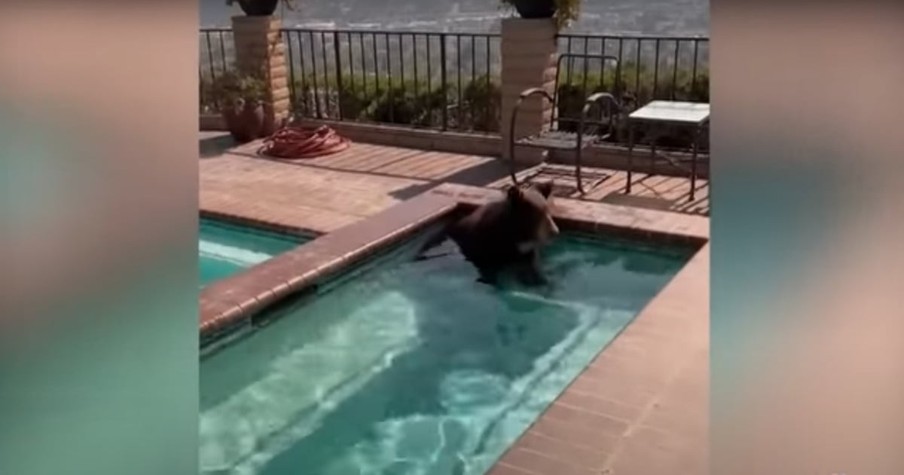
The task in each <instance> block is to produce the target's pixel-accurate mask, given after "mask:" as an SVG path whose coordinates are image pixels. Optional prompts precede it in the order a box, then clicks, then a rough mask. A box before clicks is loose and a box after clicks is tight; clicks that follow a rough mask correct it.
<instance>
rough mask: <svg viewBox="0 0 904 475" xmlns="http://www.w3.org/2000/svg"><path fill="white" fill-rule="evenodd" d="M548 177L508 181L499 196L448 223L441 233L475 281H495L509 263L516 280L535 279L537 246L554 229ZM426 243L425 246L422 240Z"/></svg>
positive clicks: (551, 235) (538, 274) (530, 281)
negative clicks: (470, 267) (471, 269)
mask: <svg viewBox="0 0 904 475" xmlns="http://www.w3.org/2000/svg"><path fill="white" fill-rule="evenodd" d="M551 194H552V183H550V182H543V183H537V184H535V185H530V186H524V187H521V186H511V187H509V188H508V189H507V190H505V196H504V197H503V198H501V199H498V200H495V201H492V202H489V203H486V204H484V205H483V206H480V207H478V208H477V209H475V210H474V211H472V212H471V213H470V214H468V215H467V216H465V217H463V218H462V219H460V220H458V221H456V222H454V223H452V224H451V225H450V226H449V227H448V228H447V229H446V230H445V233H444V236H443V237H445V236H448V237H449V238H451V239H452V241H454V242H455V244H457V245H458V248H459V250H460V251H461V253H462V255H463V256H464V257H465V259H466V260H467V261H468V262H470V263H471V264H473V265H474V267H476V268H477V271H478V272H479V273H480V279H479V281H481V282H484V283H487V284H491V285H492V284H496V282H497V279H498V277H499V274H500V272H502V271H503V270H507V269H509V268H512V269H514V270H517V271H519V272H518V275H519V276H520V277H521V278H522V279H521V280H522V281H523V282H525V283H527V284H531V285H539V284H543V283H545V281H546V279H545V278H544V277H543V275H542V273H541V272H540V267H539V250H540V248H541V247H542V246H543V245H545V244H546V243H548V242H549V241H550V240H551V239H552V238H554V237H555V236H556V235H558V234H559V228H558V227H557V226H556V223H555V221H553V218H552V214H551V213H550V196H551ZM428 247H429V246H428Z"/></svg>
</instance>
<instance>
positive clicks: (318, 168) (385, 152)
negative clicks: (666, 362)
mask: <svg viewBox="0 0 904 475" xmlns="http://www.w3.org/2000/svg"><path fill="white" fill-rule="evenodd" d="M201 143H202V146H201V156H202V159H201V161H200V206H201V209H202V210H206V211H210V212H214V213H224V214H231V215H237V216H249V217H260V218H264V220H265V221H271V222H274V223H285V224H288V225H290V226H292V227H294V228H298V229H302V230H308V231H312V232H315V233H328V232H331V231H334V230H336V229H338V228H341V227H343V226H346V225H348V224H351V223H353V222H355V221H358V220H360V219H362V218H364V217H368V216H372V215H374V214H376V213H378V212H380V211H382V210H384V209H386V208H388V207H390V206H393V205H395V204H398V203H400V202H402V201H404V200H406V199H409V198H412V197H414V196H417V195H419V194H421V193H423V192H424V191H427V190H429V189H430V188H433V187H434V186H436V185H439V184H441V183H456V184H464V185H471V186H489V187H502V186H504V185H505V184H507V183H509V178H508V168H507V166H506V165H505V164H504V163H502V162H501V161H500V160H498V159H495V158H491V157H482V156H477V155H462V154H454V153H444V152H431V151H422V150H416V149H409V148H401V147H393V146H385V145H371V144H365V143H354V144H353V145H352V147H351V148H350V149H348V150H346V151H344V152H342V153H339V154H336V155H331V156H326V157H320V158H316V159H311V160H298V161H291V162H290V161H276V160H269V159H264V158H261V157H258V156H257V154H256V151H257V149H258V147H259V144H257V143H251V144H248V145H245V146H242V147H238V148H232V149H228V150H227V147H229V146H230V145H231V141H230V140H229V139H228V138H224V137H222V134H220V135H216V134H209V133H208V134H206V135H202V141H201ZM556 169H560V170H561V172H560V173H557V174H556V176H555V179H556V182H557V183H561V184H563V185H566V186H567V185H568V184H569V183H570V182H573V179H572V178H571V173H572V172H571V168H569V167H564V166H554V167H550V170H553V171H554V170H556ZM532 173H533V171H532V170H531V169H528V170H523V171H521V172H520V175H522V176H525V175H530V174H532ZM600 174H604V175H606V176H607V177H608V178H607V179H606V180H605V181H604V182H603V183H602V184H601V185H600V186H598V187H596V188H594V189H592V190H589V192H588V194H587V195H586V196H585V199H590V200H599V201H602V202H608V203H613V204H626V205H632V206H639V207H646V208H652V209H661V210H668V211H676V212H682V213H690V214H708V212H709V187H708V185H706V181H705V180H701V181H700V182H699V183H698V187H702V188H700V189H698V196H697V199H696V200H695V201H693V202H688V201H687V199H686V198H687V195H688V191H689V189H690V187H689V180H688V179H685V178H676V177H664V176H652V177H648V176H646V175H645V174H640V173H638V174H635V177H634V185H635V187H634V190H633V191H632V194H631V196H625V195H624V194H623V193H622V189H623V187H624V184H625V173H624V172H621V171H616V170H608V169H587V168H585V177H593V176H597V175H600ZM544 178H545V177H544ZM576 196H577V195H576V194H575V193H572V194H571V195H570V197H576Z"/></svg>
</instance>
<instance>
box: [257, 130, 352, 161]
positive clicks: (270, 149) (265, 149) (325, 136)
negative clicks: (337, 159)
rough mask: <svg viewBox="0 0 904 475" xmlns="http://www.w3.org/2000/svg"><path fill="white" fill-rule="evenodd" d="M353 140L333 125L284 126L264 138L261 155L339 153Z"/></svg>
mask: <svg viewBox="0 0 904 475" xmlns="http://www.w3.org/2000/svg"><path fill="white" fill-rule="evenodd" d="M350 145H351V142H350V141H349V140H348V139H346V138H345V137H342V136H341V135H339V134H338V133H336V131H335V130H333V129H332V128H331V127H328V126H326V125H321V126H320V127H316V128H311V127H283V128H282V129H279V130H277V131H276V132H274V133H273V135H271V136H269V137H267V138H265V139H264V143H263V146H262V147H261V148H260V150H258V153H259V154H260V155H266V156H268V157H274V158H282V159H288V160H291V159H300V158H316V157H322V156H325V155H331V154H334V153H339V152H341V151H343V150H345V149H347V148H348V147H349V146H350Z"/></svg>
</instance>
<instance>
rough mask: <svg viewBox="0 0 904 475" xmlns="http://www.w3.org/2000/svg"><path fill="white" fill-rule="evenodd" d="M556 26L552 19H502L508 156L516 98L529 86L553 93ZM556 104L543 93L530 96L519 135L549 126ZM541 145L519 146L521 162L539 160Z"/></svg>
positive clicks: (517, 129) (505, 149) (517, 156)
mask: <svg viewBox="0 0 904 475" xmlns="http://www.w3.org/2000/svg"><path fill="white" fill-rule="evenodd" d="M556 46H557V45H556V27H555V23H553V20H552V19H523V18H505V19H503V20H502V124H501V126H502V127H501V131H502V155H503V157H504V158H506V159H508V158H509V156H508V143H509V133H510V132H509V124H510V121H511V117H512V112H513V109H514V107H515V102H516V101H517V100H518V96H519V95H520V94H521V92H522V91H524V90H525V89H529V88H532V87H542V88H544V89H546V91H547V92H549V93H550V94H553V93H554V92H555V91H554V88H555V79H556V59H557V53H558V49H557V47H556ZM551 117H552V105H551V104H550V103H548V102H546V101H545V100H544V99H543V98H542V97H539V96H535V97H532V98H531V99H529V100H526V101H525V102H524V103H523V104H522V105H521V109H520V110H519V112H518V121H517V122H516V123H515V138H516V139H519V138H523V137H526V136H528V135H532V134H536V133H538V132H540V131H541V130H543V129H544V128H548V127H549V120H550V118H551ZM543 156H544V154H543V153H542V151H540V150H539V149H524V148H521V149H518V148H516V149H515V161H516V162H518V163H537V162H539V161H540V160H542V159H543Z"/></svg>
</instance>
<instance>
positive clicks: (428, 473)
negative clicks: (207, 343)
mask: <svg viewBox="0 0 904 475" xmlns="http://www.w3.org/2000/svg"><path fill="white" fill-rule="evenodd" d="M446 247H447V248H449V247H450V246H446ZM406 253H408V254H406ZM688 257H689V252H688V251H679V250H661V249H660V250H654V249H651V248H642V247H638V246H634V245H626V244H625V243H622V242H615V241H598V240H585V239H582V238H577V237H573V236H569V237H561V238H559V239H558V240H557V241H556V242H555V243H554V244H553V245H552V246H551V247H550V248H548V249H547V250H546V252H545V254H544V258H543V265H544V268H545V272H546V274H547V276H548V277H549V279H550V281H551V282H552V284H551V285H550V286H549V287H547V288H540V289H526V288H522V287H520V286H518V285H515V284H510V285H505V286H504V287H503V288H502V289H501V290H498V289H493V288H490V287H487V286H485V285H482V284H479V283H477V282H475V278H476V273H475V271H474V269H473V268H472V267H471V266H470V265H469V264H468V263H466V262H465V261H463V260H462V259H461V257H460V256H459V255H458V254H452V255H447V256H445V257H439V258H436V259H431V260H425V261H412V260H411V255H410V251H404V252H402V253H401V254H398V255H395V256H393V257H390V258H386V259H384V260H383V262H378V263H377V264H376V265H375V266H373V268H371V269H368V270H365V271H364V273H362V274H359V275H356V276H354V277H352V278H350V279H348V280H346V281H345V282H342V283H339V284H337V285H336V286H335V287H334V288H333V289H331V290H330V291H329V292H327V293H325V294H323V295H321V296H318V297H317V298H314V299H311V300H310V301H308V302H301V303H298V304H296V305H294V306H289V307H287V308H285V309H283V310H281V312H282V313H283V315H282V316H281V318H279V319H276V320H274V321H273V322H272V323H270V324H269V325H267V326H265V327H263V328H261V329H259V330H257V331H255V332H252V333H249V334H248V335H245V336H244V337H242V338H240V339H237V340H236V341H235V342H233V343H231V344H230V345H229V346H224V347H223V348H222V349H220V350H219V351H216V352H214V353H212V354H210V355H208V356H207V357H205V359H204V360H203V361H202V363H201V401H200V407H201V416H200V418H201V424H200V430H201V434H200V441H201V452H200V459H201V469H202V473H208V474H226V473H229V474H266V475H290V474H292V475H298V474H304V475H354V474H394V475H408V474H411V475H414V474H423V475H453V474H455V475H477V474H482V473H485V471H486V470H488V469H489V468H490V467H491V466H492V464H493V463H494V462H495V460H496V459H497V458H498V457H500V456H501V455H502V453H503V452H504V451H505V449H506V448H507V447H508V446H509V445H511V444H512V443H513V442H514V440H515V439H516V438H517V437H518V436H519V435H520V434H521V433H522V432H523V431H524V430H525V429H527V427H528V426H529V425H530V424H531V422H532V421H534V420H535V419H536V418H537V416H538V415H539V414H540V413H541V412H542V411H543V410H544V408H545V407H546V406H547V405H548V404H549V403H551V402H552V401H553V400H554V399H555V397H556V396H557V395H558V394H559V393H560V392H561V391H562V390H563V389H564V388H565V387H566V386H567V384H568V383H569V382H570V381H571V380H573V379H574V378H575V377H576V376H577V375H578V374H579V373H580V372H581V370H582V369H583V368H584V367H585V366H586V365H587V364H588V363H589V362H590V361H591V360H592V358H593V357H594V356H595V355H596V354H598V353H599V352H600V351H601V350H602V349H603V348H604V347H605V346H606V345H607V344H608V343H609V342H610V341H611V340H612V339H613V338H614V337H615V336H616V335H617V334H618V333H619V332H620V331H621V330H622V329H623V328H624V327H625V326H626V324H628V323H629V322H630V321H631V320H632V318H633V317H634V316H635V315H636V314H637V313H638V311H639V310H640V309H641V308H642V307H643V306H644V305H645V304H646V302H648V301H649V300H650V299H651V298H652V297H653V296H654V295H655V294H656V293H658V291H659V290H660V289H661V288H662V287H663V286H664V285H665V284H666V283H667V282H668V281H669V280H670V279H671V277H672V276H673V275H674V274H675V273H676V272H677V271H678V270H679V269H680V267H681V266H682V265H683V264H684V263H685V262H686V260H687V258H688Z"/></svg>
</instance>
